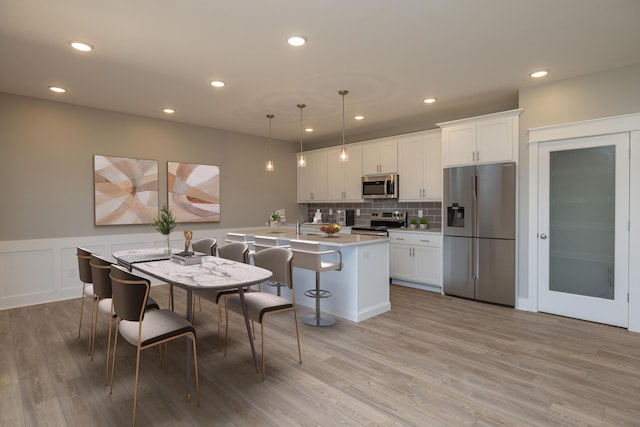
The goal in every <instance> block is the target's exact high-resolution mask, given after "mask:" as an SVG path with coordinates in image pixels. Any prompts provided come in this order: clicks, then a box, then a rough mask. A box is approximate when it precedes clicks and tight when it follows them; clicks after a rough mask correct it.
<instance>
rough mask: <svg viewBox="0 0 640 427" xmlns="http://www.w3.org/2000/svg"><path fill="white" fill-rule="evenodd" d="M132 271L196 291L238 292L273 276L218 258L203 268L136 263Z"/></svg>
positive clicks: (208, 260) (207, 261) (167, 262)
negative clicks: (236, 290) (235, 290)
mask: <svg viewBox="0 0 640 427" xmlns="http://www.w3.org/2000/svg"><path fill="white" fill-rule="evenodd" d="M126 252H128V251H121V252H116V253H114V254H113V257H114V258H116V259H118V258H119V257H122V256H125V255H126ZM132 267H133V269H134V270H138V271H140V272H142V273H145V274H147V275H149V276H151V277H154V278H156V279H159V280H162V281H163V282H167V283H170V284H172V285H175V286H178V287H181V288H188V289H192V290H196V289H215V290H222V289H237V288H239V287H247V286H250V285H254V284H256V283H261V282H264V281H265V280H268V279H269V278H270V277H271V276H272V275H273V273H271V271H269V270H266V269H264V268H260V267H256V266H254V265H250V264H244V263H241V262H237V261H232V260H228V259H225V258H219V257H214V256H204V257H202V263H201V264H194V265H182V264H180V263H178V262H175V261H171V260H162V261H150V262H140V263H135V264H132Z"/></svg>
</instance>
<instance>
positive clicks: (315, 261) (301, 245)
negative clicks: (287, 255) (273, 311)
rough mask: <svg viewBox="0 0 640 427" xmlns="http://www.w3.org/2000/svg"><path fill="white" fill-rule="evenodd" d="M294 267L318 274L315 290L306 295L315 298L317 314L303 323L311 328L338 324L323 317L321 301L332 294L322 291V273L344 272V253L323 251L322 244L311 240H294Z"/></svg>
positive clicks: (333, 250) (330, 250) (292, 249)
mask: <svg viewBox="0 0 640 427" xmlns="http://www.w3.org/2000/svg"><path fill="white" fill-rule="evenodd" d="M291 251H292V252H293V266H294V267H295V268H301V269H305V270H311V271H314V272H315V274H316V281H315V288H313V289H308V290H306V291H305V292H304V294H305V295H306V296H308V297H311V298H315V300H316V301H315V303H316V313H315V314H314V315H313V316H306V317H303V318H302V322H303V323H304V324H305V325H309V326H331V325H333V324H334V323H336V321H335V319H333V318H331V317H326V316H321V314H320V300H321V299H323V298H329V297H330V296H331V292H329V291H328V290H325V289H320V273H322V272H325V271H331V270H335V271H340V270H342V252H340V251H339V250H338V249H327V250H322V247H321V245H320V243H318V242H314V241H310V240H292V241H291Z"/></svg>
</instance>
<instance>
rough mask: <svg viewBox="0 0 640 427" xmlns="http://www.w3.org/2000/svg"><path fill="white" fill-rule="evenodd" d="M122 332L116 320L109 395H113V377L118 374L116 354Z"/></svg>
mask: <svg viewBox="0 0 640 427" xmlns="http://www.w3.org/2000/svg"><path fill="white" fill-rule="evenodd" d="M119 332H120V322H119V321H118V320H117V319H116V330H115V332H114V335H115V336H114V338H113V360H112V361H111V385H110V386H109V394H113V377H114V376H115V373H116V354H117V353H118V333H119Z"/></svg>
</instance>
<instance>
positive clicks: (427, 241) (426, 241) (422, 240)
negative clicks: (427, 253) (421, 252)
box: [420, 239, 431, 243]
mask: <svg viewBox="0 0 640 427" xmlns="http://www.w3.org/2000/svg"><path fill="white" fill-rule="evenodd" d="M420 241H421V242H425V243H429V242H431V240H424V239H420Z"/></svg>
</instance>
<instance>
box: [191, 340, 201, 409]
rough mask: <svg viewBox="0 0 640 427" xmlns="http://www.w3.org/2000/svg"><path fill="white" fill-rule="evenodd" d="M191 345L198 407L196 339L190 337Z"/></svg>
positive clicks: (198, 388) (198, 384)
mask: <svg viewBox="0 0 640 427" xmlns="http://www.w3.org/2000/svg"><path fill="white" fill-rule="evenodd" d="M191 345H192V346H193V366H194V373H195V375H196V403H197V405H198V406H200V381H199V380H198V357H197V355H196V337H195V335H193V336H192V337H191Z"/></svg>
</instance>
